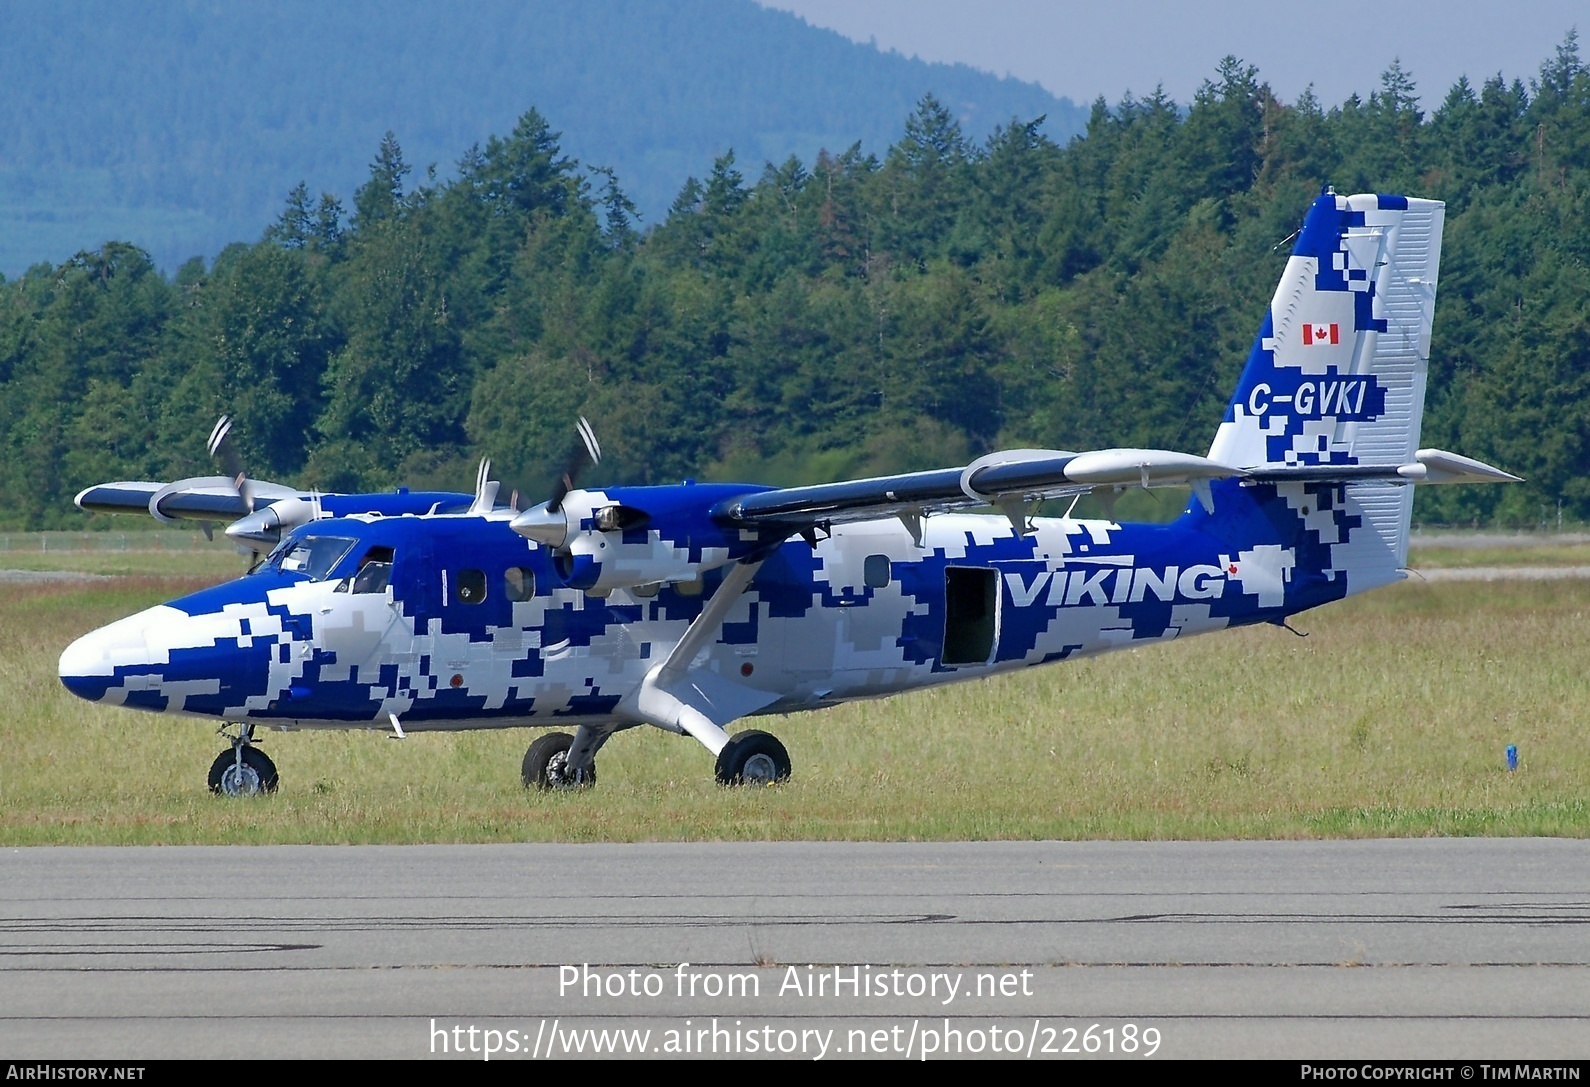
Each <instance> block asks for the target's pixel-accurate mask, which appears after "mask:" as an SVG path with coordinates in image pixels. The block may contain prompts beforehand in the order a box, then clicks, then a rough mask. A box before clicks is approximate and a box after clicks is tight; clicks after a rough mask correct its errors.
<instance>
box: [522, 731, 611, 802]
mask: <svg viewBox="0 0 1590 1087" xmlns="http://www.w3.org/2000/svg"><path fill="white" fill-rule="evenodd" d="M573 745H574V737H573V736H570V735H569V734H568V733H567V732H549V733H547V734H546V735H545V736H538V737H536V740H535V742H534V743H532V744H531V745H530V750H528V751H526V752H525V753H524V766H523V768H522V770H521V773H520V777H521V778H522V779H523V780H524V787H525V788H526V789H541V790H543V791H546V790H552V789H587V788H590V787H591V786H592V785H595V784H596V764H595V763H594V762H593V763H592V764H591V766H590V769H588V770H584V771H578V770H576V771H572V772H571V771H570V770H569V769H568V756H569V748H570V747H572V746H573Z"/></svg>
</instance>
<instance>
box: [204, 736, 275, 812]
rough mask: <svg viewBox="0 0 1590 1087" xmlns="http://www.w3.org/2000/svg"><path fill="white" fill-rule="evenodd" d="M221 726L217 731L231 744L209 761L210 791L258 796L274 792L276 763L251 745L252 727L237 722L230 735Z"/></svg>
mask: <svg viewBox="0 0 1590 1087" xmlns="http://www.w3.org/2000/svg"><path fill="white" fill-rule="evenodd" d="M226 729H227V726H226V725H222V726H221V727H220V728H219V729H217V731H218V732H219V733H220V734H221V735H222V736H225V737H226V738H227V739H228V740H230V741H231V743H232V750H230V751H223V752H221V753H220V754H219V755H217V756H216V757H215V761H214V762H213V763H211V764H210V791H211V792H212V793H214V794H216V795H217V796H258V795H259V794H261V793H274V792H275V791H276V783H277V775H276V764H275V763H273V762H271V760H270V758H269V757H268V756H267V755H266V754H265V752H263V751H261V750H260V749H259V748H257V747H255V746H254V726H253V725H239V726H238V731H237V735H236V736H233V735H232V734H231V733H229V732H227V731H226Z"/></svg>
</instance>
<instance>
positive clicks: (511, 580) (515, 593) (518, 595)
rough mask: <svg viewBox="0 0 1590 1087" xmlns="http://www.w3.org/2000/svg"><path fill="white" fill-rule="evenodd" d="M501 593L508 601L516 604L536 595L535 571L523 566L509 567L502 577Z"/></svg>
mask: <svg viewBox="0 0 1590 1087" xmlns="http://www.w3.org/2000/svg"><path fill="white" fill-rule="evenodd" d="M502 588H503V592H505V593H507V595H508V599H509V600H512V601H514V602H515V603H518V602H520V601H522V600H529V599H530V598H531V597H532V596H534V595H535V594H536V575H535V571H534V570H531V569H529V568H528V567H525V566H510V567H508V569H507V570H506V571H504V573H503V575H502Z"/></svg>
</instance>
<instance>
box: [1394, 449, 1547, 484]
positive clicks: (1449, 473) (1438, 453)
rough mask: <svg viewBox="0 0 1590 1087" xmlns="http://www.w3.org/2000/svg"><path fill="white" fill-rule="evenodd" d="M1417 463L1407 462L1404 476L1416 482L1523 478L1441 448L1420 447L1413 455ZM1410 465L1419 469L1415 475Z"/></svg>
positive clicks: (1487, 480) (1469, 481) (1466, 481)
mask: <svg viewBox="0 0 1590 1087" xmlns="http://www.w3.org/2000/svg"><path fill="white" fill-rule="evenodd" d="M1414 459H1415V460H1416V461H1418V464H1417V465H1408V466H1407V467H1406V468H1405V469H1404V475H1405V476H1406V477H1407V478H1408V479H1412V480H1414V482H1416V483H1522V482H1523V478H1522V477H1520V476H1515V475H1513V474H1512V473H1511V472H1504V471H1502V470H1501V469H1500V468H1496V467H1493V466H1492V465H1489V464H1486V463H1485V462H1484V461H1477V460H1474V459H1473V458H1471V457H1460V456H1458V455H1457V454H1456V453H1448V452H1447V451H1446V450H1445V449H1421V450H1419V451H1418V452H1417V453H1415V454H1414ZM1413 468H1420V469H1423V472H1422V474H1419V475H1415V474H1413V472H1412V471H1411V469H1413Z"/></svg>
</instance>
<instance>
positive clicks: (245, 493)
mask: <svg viewBox="0 0 1590 1087" xmlns="http://www.w3.org/2000/svg"><path fill="white" fill-rule="evenodd" d="M235 421H236V420H235V419H234V418H233V417H232V416H230V415H223V416H221V417H220V418H219V419H217V420H216V421H215V426H214V427H212V428H211V430H210V440H209V441H207V442H205V443H204V448H205V449H206V450H208V451H209V453H210V456H212V457H214V458H215V459H216V460H218V461H220V462H221V470H222V471H224V472H225V473H226V474H227V475H229V476H231V477H232V485H233V486H234V487H235V488H237V496H238V497H239V498H241V499H242V500H243V506H244V508H246V509H247V510H248V512H250V513H253V512H254V489H253V488H252V487H251V486H250V485H249V481H248V473H247V472H246V471H245V470H244V468H243V458H242V457H240V456H239V455H238V452H237V446H236V445H235V444H234V443H232V442H229V441H227V440H226V439H227V438H228V437H230V436H231V433H232V424H233V423H234V422H235Z"/></svg>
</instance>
